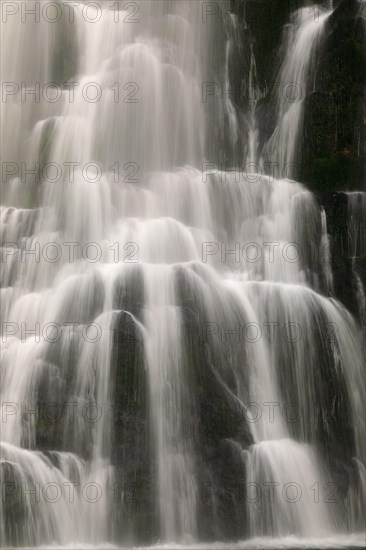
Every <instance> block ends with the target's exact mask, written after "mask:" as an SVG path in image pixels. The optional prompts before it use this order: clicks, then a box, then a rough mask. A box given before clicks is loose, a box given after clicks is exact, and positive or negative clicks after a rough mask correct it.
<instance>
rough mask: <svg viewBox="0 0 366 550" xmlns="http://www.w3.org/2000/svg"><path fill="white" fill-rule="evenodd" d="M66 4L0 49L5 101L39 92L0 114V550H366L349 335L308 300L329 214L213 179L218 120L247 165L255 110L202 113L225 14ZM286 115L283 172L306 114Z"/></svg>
mask: <svg viewBox="0 0 366 550" xmlns="http://www.w3.org/2000/svg"><path fill="white" fill-rule="evenodd" d="M28 4H32V6H31V7H32V8H33V9H37V4H38V9H41V8H40V5H39V3H37V2H33V3H32V2H28V3H27V5H28ZM89 4H90V3H89ZM58 6H59V8H60V10H61V13H62V17H61V19H60V21H58V22H57V23H51V22H49V21H47V20H46V19H45V17H41V18H40V20H41V23H37V22H36V21H35V19H34V17H33V18H32V17H26V18H25V22H23V21H22V12H21V10H19V11H18V12H17V11H16V10H15V13H13V14H11V15H9V16H8V21H7V23H6V25H4V32H3V40H2V42H3V44H4V48H3V50H2V68H3V81H4V82H8V83H26V84H27V87H28V89H30V88H31V87H32V86H33V88H34V89H35V90H37V86H38V85H39V86H40V89H41V90H42V92H41V94H49V95H47V96H46V97H47V98H48V100H46V99H45V97H44V95H42V97H41V100H40V101H39V102H32V101H31V100H29V97H28V96H24V95H22V94H24V89H23V88H22V87H21V86H20V87H19V89H18V88H17V87H16V86H12V87H9V88H7V93H8V96H7V102H6V103H3V105H2V107H3V110H4V117H3V118H2V120H3V127H2V137H3V143H4V144H5V146H4V148H3V151H2V153H3V159H4V161H5V162H6V163H7V165H6V172H5V174H6V178H5V180H4V181H3V197H4V200H3V206H2V210H1V232H2V243H3V244H2V252H3V258H4V263H3V269H2V275H1V283H2V290H1V298H2V317H3V324H2V344H3V345H2V370H1V382H2V390H1V402H2V425H1V439H2V443H1V464H0V472H1V478H2V486H3V493H2V495H3V498H2V501H1V520H0V527H1V538H2V542H4V544H5V545H6V546H41V545H64V546H66V545H70V546H73V547H74V546H76V545H79V546H80V545H81V546H82V545H84V546H85V545H106V544H115V545H118V546H121V545H123V546H136V545H137V544H160V543H161V544H173V543H174V544H182V545H190V544H198V543H200V542H205V543H207V544H209V542H212V541H220V542H217V543H216V544H219V545H220V547H222V546H223V545H224V543H225V541H231V540H234V539H235V540H244V539H250V544H252V545H255V544H256V542H255V539H254V537H256V538H257V537H269V539H270V542H269V544H271V545H272V547H276V546H277V545H278V544H284V543H286V537H290V539H289V541H290V542H289V543H288V544H290V546H291V545H295V544H296V545H297V544H299V545H302V544H303V543H304V544H305V541H308V540H309V539H316V544H317V545H321V544H323V541H326V540H327V539H328V538H329V537H330V538H331V537H332V536H333V535H335V534H337V536H339V537H341V536H342V535H343V536H344V540H345V545H347V544H355V545H360V544H362V537H363V533H364V531H365V529H364V525H363V522H362V518H363V515H364V512H365V511H366V475H365V467H364V459H365V440H364V438H363V435H364V433H365V419H364V417H363V415H362V408H363V403H364V398H365V382H366V381H365V372H364V368H363V364H362V349H361V344H362V342H361V332H360V329H359V327H358V325H357V323H356V322H355V320H354V319H353V318H352V316H351V315H350V314H349V313H348V312H347V311H346V309H345V308H344V307H343V306H342V305H341V304H340V303H338V302H337V301H336V300H334V299H329V298H326V297H325V296H323V295H321V294H320V293H319V288H321V286H322V285H321V282H319V281H321V280H323V279H324V280H325V282H326V285H325V286H326V287H327V288H326V291H327V292H328V294H329V293H332V273H331V268H330V264H329V261H330V260H329V241H328V237H327V227H326V219H325V214H324V212H322V211H321V210H320V209H319V207H318V204H317V202H316V200H315V198H314V197H313V195H312V194H311V193H310V192H309V191H308V190H307V189H306V188H305V187H304V186H303V185H301V184H300V183H297V182H292V181H291V182H290V181H287V180H285V179H273V177H272V176H271V175H260V174H253V173H249V174H245V175H244V174H243V173H241V172H239V171H231V172H225V171H220V170H218V169H216V168H215V169H213V168H212V166H213V163H211V164H210V168H209V169H207V170H205V169H202V167H203V166H206V168H207V163H205V161H206V160H207V159H206V158H205V151H207V150H211V151H212V150H214V147H211V146H212V143H214V142H215V140H216V139H217V128H218V127H219V128H220V127H221V125H223V121H224V120H225V117H227V116H229V122H230V124H229V130H230V132H232V134H234V135H232V136H231V137H232V141H231V145H230V147H232V148H233V149H235V147H236V145H237V144H238V135H237V133H240V132H241V133H242V135H241V136H240V139H241V140H242V141H243V142H245V143H246V149H245V150H246V151H248V154H247V155H246V157H247V160H248V162H250V163H254V162H258V163H259V160H260V159H259V158H258V157H259V149H260V147H259V126H257V122H256V102H257V100H259V99H260V97H259V96H258V97H257V96H256V99H255V102H254V104H253V105H252V109H251V111H250V117H249V118H250V122H249V124H245V125H244V126H243V128H242V127H241V124H240V121H241V119H240V118H238V114H237V109H236V108H234V105H233V103H232V102H231V101H230V100H228V99H227V96H226V95H225V94H224V96H225V100H224V101H225V105H224V108H223V109H220V110H218V112H217V113H216V114H215V113H212V112H210V110H209V106H208V105H207V101H204V100H203V97H205V99H207V97H206V96H207V95H208V96H210V94H211V95H212V94H217V83H215V85H213V84H212V82H208V80H207V75H208V74H209V75H215V74H216V75H224V77H223V79H224V84H225V85H226V84H227V83H228V82H229V57H230V55H231V54H232V48H233V40H234V38H233V37H235V34H236V33H237V27H236V22H235V18H234V17H233V16H232V15H231V14H230V15H225V10H227V9H228V3H226V2H222V3H220V5H219V4H217V6H219V7H220V9H218V10H217V13H216V10H214V14H213V13H212V6H211V8H210V6H209V5H208V3H207V2H203V1H197V2H190V1H185V0H183V1H181V0H179V1H176V0H162V1H160V0H157V1H155V0H153V1H151V2H150V1H144V2H131V3H123V2H122V3H121V2H120V3H119V4H116V2H104V3H103V4H102V5H101V6H100V5H98V4H97V3H92V4H90V5H88V3H75V5H74V6H70V5H69V3H67V2H64V1H61V0H60V2H59V4H58ZM28 7H29V6H28ZM215 7H216V4H215V5H214V8H215ZM122 8H124V9H122ZM70 10H71V11H70ZM207 10H208V11H207ZM210 10H211V11H210ZM70 13H72V14H73V17H72V18H70ZM326 15H327V13H324V14H323V15H321V16H320V17H319V20H317V21H314V19H311V17H313V15H312V14H311V13H310V16H309V13H308V11H307V10H305V9H304V10H302V11H300V12H298V13H297V17H296V18H295V21H297V23H296V25H295V24H294V27H293V29H292V30H291V37H290V39H289V42H288V47H287V51H286V55H285V59H284V62H283V65H282V69H281V73H280V76H279V82H280V87H281V88H282V89H283V88H284V87H285V84H287V83H288V82H292V83H294V82H296V83H298V84H299V86H300V87H301V89H302V92H303V93H305V90H306V87H307V86H308V76H309V67H310V65H311V61H312V59H313V57H314V56H315V53H316V47H317V42H318V39H319V38H320V37H321V34H322V29H323V23H324V21H325V18H326ZM48 17H51V15H48ZM53 17H55V14H53ZM225 18H229V22H227V21H226V27H225V24H224V22H223V20H225ZM224 27H225V28H224ZM225 29H226V30H225ZM227 29H229V31H228V30H227ZM14 37H16V38H17V48H16V49H15V50H14ZM216 42H217V43H216ZM217 44H218V46H219V47H218V50H219V51H221V52H224V55H220V54H217V55H216V54H215V53H212V52H213V49H214V45H216V46H217ZM248 59H249V65H248V67H247V69H248V72H247V74H248V75H249V77H250V88H255V89H256V90H258V91H259V86H258V84H257V72H256V62H255V57H254V51H253V45H252V44H251V47H250V52H248ZM208 67H209V68H208ZM205 79H206V80H207V81H206V80H205ZM49 82H52V83H53V84H52V86H48V87H47V90H46V86H47V84H48V83H49ZM73 83H74V84H73ZM60 84H62V87H60ZM36 93H37V92H36ZM202 93H205V94H206V95H204V96H202ZM57 94H59V97H58V95H57ZM95 94H96V95H95ZM259 95H260V94H259ZM27 97H28V99H27ZM50 97H51V98H53V99H52V100H51V101H50V100H49V98H50ZM55 98H56V99H57V101H56V100H55ZM208 113H209V116H208ZM277 115H278V120H277V128H276V130H275V133H274V134H273V136H272V138H271V139H270V141H269V143H268V144H267V145H266V146H265V150H266V154H267V156H268V152H270V155H269V156H271V158H272V157H276V159H278V160H279V165H280V166H284V165H285V164H286V163H291V162H293V160H294V155H295V152H296V150H297V147H298V146H299V135H300V133H299V132H300V128H301V119H302V116H303V105H302V104H301V102H299V103H297V104H295V103H291V102H287V103H286V102H285V99H284V98H283V97H282V99H279V100H278V104H277ZM239 141H240V140H239ZM243 154H244V153H243ZM215 160H216V159H213V161H215ZM34 168H35V169H34ZM32 170H33V173H31V171H32ZM3 179H4V178H3ZM353 219H354V218H352V220H353ZM352 223H353V222H352ZM352 227H353V226H352ZM324 262H326V264H325V265H324ZM233 479H234V484H233ZM243 489H244V493H243V492H242V490H243ZM251 490H254V494H252V493H251V492H250V491H251ZM351 535H353V536H352V537H351ZM276 539H281V541H277V540H276ZM339 540H340V539H339ZM207 541H209V542H207ZM360 541H361V542H360ZM261 543H263V541H262V542H261ZM238 544H239V547H240V544H242V545H243V547H244V545H245V544H246V543H244V542H243V543H238ZM324 544H326V543H324Z"/></svg>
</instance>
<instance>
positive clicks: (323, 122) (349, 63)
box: [300, 0, 366, 192]
mask: <svg viewBox="0 0 366 550" xmlns="http://www.w3.org/2000/svg"><path fill="white" fill-rule="evenodd" d="M326 26H327V36H326V38H325V41H324V44H323V49H322V55H321V56H320V59H319V64H318V67H316V69H315V75H314V78H315V85H314V88H313V91H312V93H310V94H309V95H308V97H307V98H306V105H305V123H304V133H303V158H302V165H301V173H300V179H301V181H303V182H304V183H306V184H307V185H308V186H309V187H310V188H311V189H312V190H314V191H315V192H319V191H334V190H339V189H360V188H362V185H363V182H364V178H365V162H366V148H365V136H366V134H365V124H364V122H363V121H364V103H365V70H364V68H365V63H366V56H365V21H364V20H363V19H362V18H361V12H360V3H359V2H357V1H356V0H347V1H341V2H340V3H339V5H338V6H337V7H336V9H335V10H334V12H333V13H332V15H331V16H330V17H329V19H328V21H327V22H326Z"/></svg>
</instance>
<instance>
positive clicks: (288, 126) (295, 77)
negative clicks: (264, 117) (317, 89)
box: [262, 5, 331, 179]
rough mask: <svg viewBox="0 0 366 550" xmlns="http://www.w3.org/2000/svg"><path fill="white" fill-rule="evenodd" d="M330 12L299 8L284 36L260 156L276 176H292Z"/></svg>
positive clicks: (315, 6)
mask: <svg viewBox="0 0 366 550" xmlns="http://www.w3.org/2000/svg"><path fill="white" fill-rule="evenodd" d="M330 13H331V11H325V12H322V11H321V10H320V8H319V7H318V6H317V5H314V6H309V7H307V8H301V9H300V10H298V11H296V12H295V13H294V14H293V17H292V21H291V23H290V25H289V28H288V29H287V33H286V35H285V46H286V47H285V50H286V54H285V58H284V60H283V63H282V67H281V69H280V72H279V77H278V81H277V82H276V86H275V88H276V101H277V122H276V127H275V130H274V132H273V134H272V136H271V137H270V139H269V140H268V142H267V143H266V145H265V148H264V155H263V156H264V158H265V159H266V160H267V159H268V160H269V161H270V162H274V163H276V164H275V174H277V175H281V174H284V173H285V174H287V173H289V174H291V176H293V178H294V179H296V168H297V167H298V166H299V158H298V157H299V152H300V146H301V129H302V124H303V115H304V103H305V99H306V95H307V93H308V89H309V87H310V86H309V84H310V82H309V77H310V75H311V71H314V69H315V66H316V54H317V52H318V45H319V41H320V40H321V36H322V31H323V30H324V22H325V21H326V19H327V17H328V16H329V15H330ZM262 162H263V161H262Z"/></svg>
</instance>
